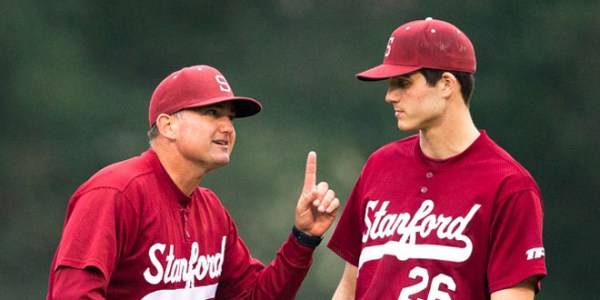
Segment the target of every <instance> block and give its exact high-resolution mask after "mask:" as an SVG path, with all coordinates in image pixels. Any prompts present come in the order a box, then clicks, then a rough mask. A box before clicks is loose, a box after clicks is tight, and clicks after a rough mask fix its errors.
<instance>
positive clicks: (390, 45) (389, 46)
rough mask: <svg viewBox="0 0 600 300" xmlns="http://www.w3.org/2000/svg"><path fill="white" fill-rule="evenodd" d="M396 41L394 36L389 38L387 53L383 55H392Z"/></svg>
mask: <svg viewBox="0 0 600 300" xmlns="http://www.w3.org/2000/svg"><path fill="white" fill-rule="evenodd" d="M393 43H394V37H390V39H389V40H388V43H387V46H386V47H385V54H384V55H383V56H384V57H388V56H389V55H390V52H392V44H393Z"/></svg>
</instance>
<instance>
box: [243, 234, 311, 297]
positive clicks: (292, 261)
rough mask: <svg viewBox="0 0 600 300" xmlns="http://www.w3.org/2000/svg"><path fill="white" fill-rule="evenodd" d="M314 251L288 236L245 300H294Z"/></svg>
mask: <svg viewBox="0 0 600 300" xmlns="http://www.w3.org/2000/svg"><path fill="white" fill-rule="evenodd" d="M314 250H315V249H314V248H310V247H306V246H304V245H301V244H300V243H298V241H296V240H295V238H293V236H292V235H290V236H289V238H288V240H287V241H286V242H285V243H284V244H283V245H282V247H281V248H280V249H279V251H278V252H277V255H276V257H275V259H274V260H273V261H272V262H271V264H269V265H268V266H267V267H266V268H265V269H264V270H262V271H261V274H260V275H259V277H258V279H257V282H256V285H255V286H254V287H253V288H252V291H251V292H250V293H248V294H247V297H246V299H294V297H295V295H296V294H297V293H298V290H299V289H300V285H301V284H302V281H303V280H304V278H305V277H306V274H307V273H308V270H309V268H310V266H311V264H312V254H313V252H314Z"/></svg>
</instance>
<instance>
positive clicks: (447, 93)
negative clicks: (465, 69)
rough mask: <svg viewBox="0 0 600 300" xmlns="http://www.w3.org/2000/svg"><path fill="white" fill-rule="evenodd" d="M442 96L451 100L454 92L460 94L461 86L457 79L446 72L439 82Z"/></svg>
mask: <svg viewBox="0 0 600 300" xmlns="http://www.w3.org/2000/svg"><path fill="white" fill-rule="evenodd" d="M439 84H440V88H441V91H442V96H444V97H445V98H450V97H451V96H452V95H453V94H454V92H458V93H460V85H459V84H458V80H457V79H456V77H455V76H454V75H453V74H452V73H450V72H444V73H443V74H442V78H441V79H440V81H439Z"/></svg>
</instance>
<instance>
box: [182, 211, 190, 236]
mask: <svg viewBox="0 0 600 300" xmlns="http://www.w3.org/2000/svg"><path fill="white" fill-rule="evenodd" d="M189 215H190V210H189V209H187V208H183V209H181V218H182V220H183V236H184V238H185V240H186V241H188V242H189V241H191V240H192V234H191V232H190V224H189V222H190V216H189Z"/></svg>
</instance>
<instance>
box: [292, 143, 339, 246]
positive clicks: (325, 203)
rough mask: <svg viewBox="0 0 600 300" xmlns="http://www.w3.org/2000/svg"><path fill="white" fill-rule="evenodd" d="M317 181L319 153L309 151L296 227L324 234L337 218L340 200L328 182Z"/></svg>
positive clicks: (306, 231) (315, 234)
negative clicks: (317, 182)
mask: <svg viewBox="0 0 600 300" xmlns="http://www.w3.org/2000/svg"><path fill="white" fill-rule="evenodd" d="M316 181H317V154H316V153H315V152H313V151H311V152H310V153H308V158H307V159H306V173H305V175H304V187H303V188H302V194H301V195H300V199H298V205H297V206H296V228H298V229H299V230H301V231H303V232H305V233H308V234H310V235H314V236H323V234H325V232H326V231H327V229H329V227H331V224H333V221H334V220H335V215H336V213H337V209H338V207H339V206H340V200H339V199H338V198H336V197H335V192H334V191H333V190H330V189H329V184H327V182H320V183H319V184H318V185H316Z"/></svg>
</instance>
